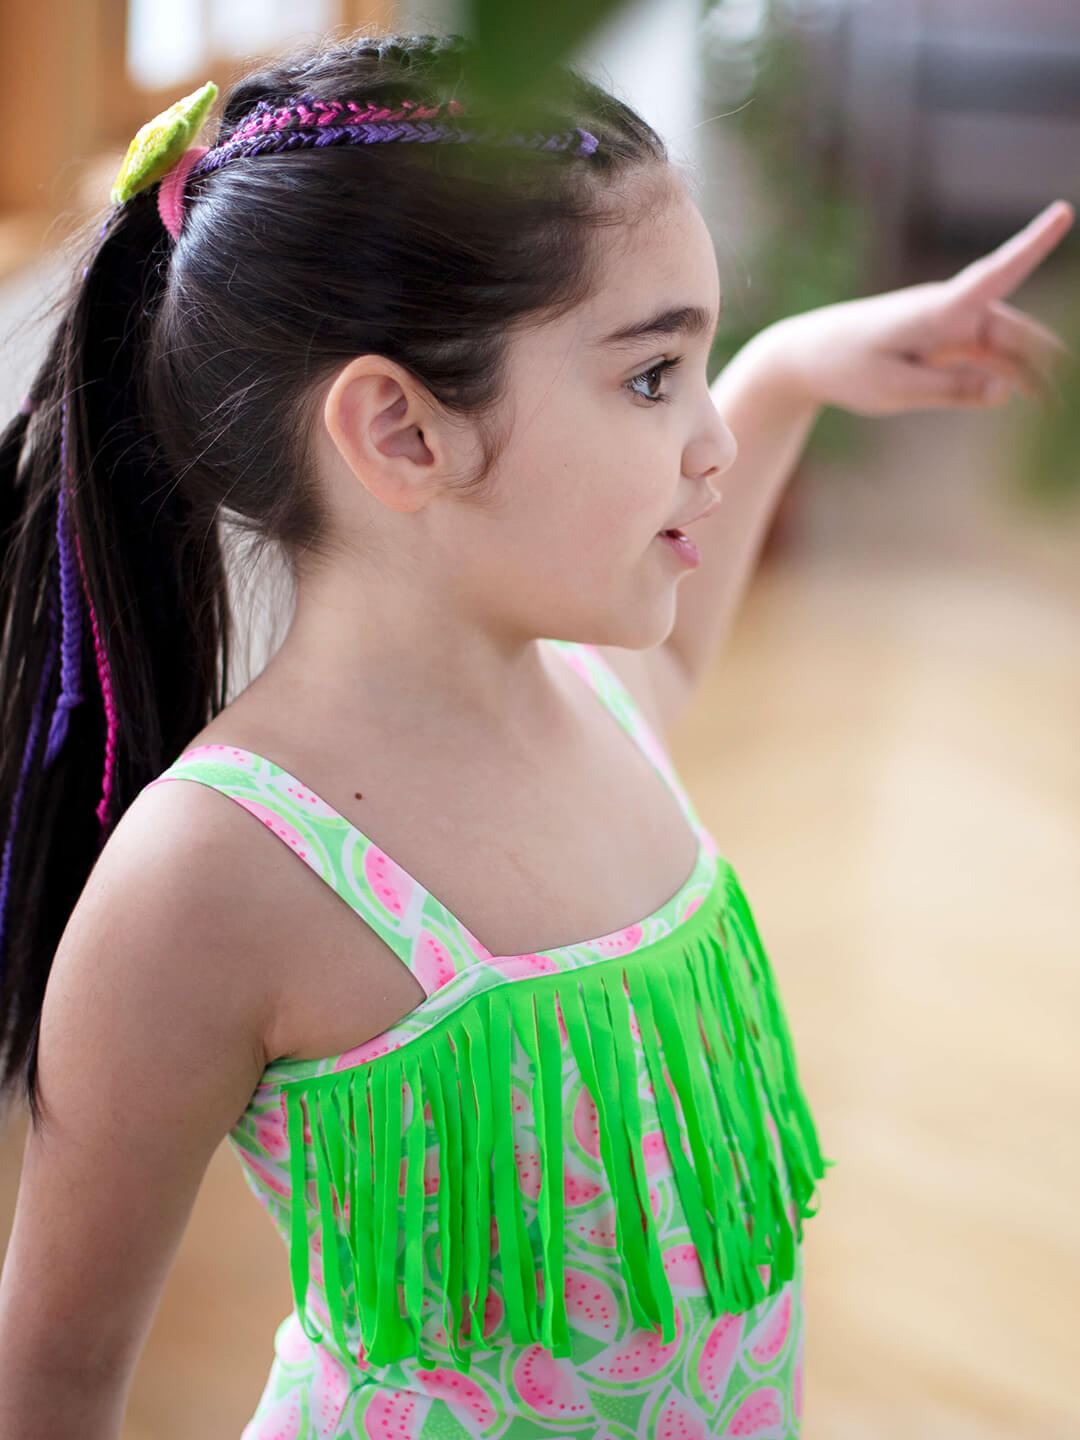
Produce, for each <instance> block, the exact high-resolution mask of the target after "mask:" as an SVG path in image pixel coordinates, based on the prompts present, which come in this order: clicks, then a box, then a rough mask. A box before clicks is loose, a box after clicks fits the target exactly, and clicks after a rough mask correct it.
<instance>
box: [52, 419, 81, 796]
mask: <svg viewBox="0 0 1080 1440" xmlns="http://www.w3.org/2000/svg"><path fill="white" fill-rule="evenodd" d="M60 415H61V419H60V493H59V499H58V501H57V506H56V546H57V551H58V553H59V556H60V603H61V606H62V624H63V639H62V641H61V646H60V694H59V695H58V696H57V697H56V708H55V709H54V711H53V716H52V723H51V724H50V726H49V738H48V741H47V742H46V745H45V759H44V760H43V762H42V765H43V768H44V769H46V770H47V769H48V768H49V766H50V765H51V764H52V763H53V761H54V760H55V759H56V757H57V755H58V754H59V753H60V749H61V747H62V746H63V744H64V741H65V740H66V739H67V730H68V715H69V714H70V713H71V711H72V710H73V709H74V708H75V706H76V705H81V704H82V701H83V698H84V697H83V695H82V692H81V691H80V689H79V679H80V675H79V670H80V660H81V656H82V614H81V611H80V609H79V576H78V573H77V571H76V568H75V561H74V558H73V556H72V553H71V538H70V535H69V525H68V510H67V491H68V478H69V474H68V403H67V396H66V395H65V396H64V399H63V400H62V401H61V411H60Z"/></svg>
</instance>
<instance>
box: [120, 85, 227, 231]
mask: <svg viewBox="0 0 1080 1440" xmlns="http://www.w3.org/2000/svg"><path fill="white" fill-rule="evenodd" d="M217 93H218V89H217V86H216V85H215V84H214V82H213V81H212V80H208V81H207V82H206V84H205V85H203V86H202V87H201V88H200V89H198V90H193V91H192V92H191V94H190V95H185V96H184V97H183V99H181V100H177V102H176V103H175V105H170V106H169V108H168V109H167V110H163V111H162V112H161V114H160V115H155V116H154V118H153V120H148V121H147V122H146V124H145V125H144V126H143V127H142V128H141V129H140V130H139V131H138V133H137V134H136V136H135V139H134V140H132V142H131V144H130V145H129V146H128V151H127V154H126V155H125V156H124V163H123V164H122V165H121V166H120V170H119V172H118V174H117V176H116V179H115V181H114V182H113V187H112V190H111V191H110V192H109V199H110V200H111V201H112V203H113V204H114V205H122V204H123V203H124V201H125V200H130V199H131V197H132V196H133V195H137V194H138V193H139V191H140V190H145V189H146V187H147V186H148V185H152V184H153V183H154V181H155V180H160V179H161V177H162V176H163V175H164V174H165V173H166V172H167V171H169V170H171V169H172V167H173V166H174V165H175V164H176V162H177V161H178V160H179V159H180V157H181V155H183V153H184V151H185V150H186V149H187V148H188V146H189V145H190V144H191V142H192V140H193V139H194V138H195V136H196V135H197V134H198V133H199V130H200V129H201V128H202V123H203V121H204V120H205V119H206V116H207V112H208V111H209V109H210V106H211V105H213V103H214V101H215V99H216V98H217Z"/></svg>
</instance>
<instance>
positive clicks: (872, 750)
mask: <svg viewBox="0 0 1080 1440" xmlns="http://www.w3.org/2000/svg"><path fill="white" fill-rule="evenodd" d="M340 26H344V27H347V28H350V29H352V28H365V29H369V30H378V31H387V30H419V31H426V30H434V31H446V30H453V31H458V32H459V33H469V32H474V33H475V34H476V35H477V36H480V37H484V36H486V37H487V41H488V42H489V48H490V54H491V57H492V64H493V67H494V69H493V74H495V75H499V76H502V77H503V79H504V80H506V79H507V78H509V79H511V80H512V78H513V76H514V73H515V66H521V65H525V66H528V67H531V69H532V71H533V72H535V69H536V65H537V63H538V59H537V57H538V56H547V55H549V54H550V55H551V56H552V57H555V56H558V55H563V56H565V57H566V58H568V59H570V60H572V61H573V62H574V63H576V64H578V65H579V66H581V67H582V68H583V69H585V70H586V71H588V72H590V73H591V74H592V75H593V76H594V78H597V79H599V80H600V81H601V82H602V83H605V84H607V85H608V86H609V87H610V88H612V89H614V90H615V91H616V92H617V93H619V94H620V95H622V97H623V98H625V99H626V100H628V101H629V103H631V104H632V105H634V106H635V107H636V108H637V109H639V110H640V111H641V112H642V113H643V114H644V115H645V117H646V118H647V119H648V120H649V121H650V122H651V123H652V124H653V125H654V126H655V127H656V128H657V129H658V130H660V131H661V133H662V134H663V135H664V136H665V139H666V140H667V141H668V143H669V146H670V147H671V149H672V151H673V153H674V154H676V155H677V157H678V158H679V159H680V160H682V161H684V162H687V163H689V164H690V165H691V166H693V167H694V169H695V172H696V174H697V175H698V177H699V186H700V194H699V204H700V205H701V208H702V210H703V212H704V214H705V216H706V219H707V221H708V222H709V225H710V227H711V230H712V233H713V236H714V239H715V243H716V251H717V260H718V264H719V267H720V277H721V284H722V287H723V291H724V316H725V321H724V325H723V326H722V328H721V333H720V335H719V337H718V339H717V344H716V350H715V353H714V356H713V369H714V371H715V372H717V373H718V372H719V370H720V369H721V368H722V366H723V364H724V363H725V362H726V360H727V359H728V358H729V357H730V356H731V355H732V354H734V352H735V351H736V350H737V349H738V348H739V347H740V346H741V345H742V344H743V343H745V341H746V340H747V339H748V338H749V337H750V335H752V334H753V333H755V332H756V331H757V330H759V329H761V328H762V327H763V326H765V325H768V324H769V323H771V322H772V321H773V320H776V319H778V318H780V317H781V316H783V315H786V314H791V313H794V312H796V311H801V310H806V309H810V308H813V307H814V306H817V305H823V304H827V303H829V302H831V301H834V300H841V299H849V298H854V297H855V296H858V295H862V294H868V293H872V292H874V291H877V290H883V289H892V288H895V287H898V286H901V285H906V284H911V283H915V282H917V281H922V280H929V279H944V278H947V277H948V276H949V275H950V274H952V273H954V272H955V271H956V270H957V269H959V268H960V267H961V266H963V265H964V264H966V263H968V262H969V261H970V260H972V259H974V258H975V257H976V256H978V255H979V254H982V253H985V252H986V251H987V250H989V249H992V248H993V247H994V246H996V245H998V244H1000V243H1001V242H1002V241H1003V240H1005V239H1006V238H1007V237H1008V236H1009V235H1010V234H1012V233H1013V232H1014V231H1015V230H1017V229H1019V228H1020V227H1021V226H1022V225H1024V224H1025V223H1026V222H1027V221H1028V220H1030V219H1031V218H1032V217H1033V216H1034V215H1035V214H1036V213H1037V212H1038V211H1040V210H1041V209H1043V208H1044V207H1045V206H1046V205H1047V204H1049V203H1050V202H1051V201H1052V200H1055V199H1057V198H1059V197H1060V198H1064V199H1067V200H1070V201H1071V202H1072V203H1073V204H1074V205H1076V206H1080V7H1078V6H1077V5H1076V3H1075V0H1023V3H1020V0H813V3H811V0H786V3H780V0H715V3H710V0H637V3H612V0H607V3H602V0H578V3H577V4H576V5H575V6H573V7H571V6H570V5H569V4H568V3H566V0H560V3H551V4H548V5H545V6H536V5H533V4H526V3H524V0H522V3H521V4H520V5H515V4H511V3H509V0H487V3H481V0H473V3H465V0H462V3H450V0H427V3H426V4H425V5H415V4H412V3H406V0H401V3H394V0H382V3H365V0H128V3H124V0H50V3H48V4H46V5H28V4H26V3H25V0H0V76H2V81H3V84H2V91H3V93H4V94H5V95H6V96H7V97H8V104H9V115H10V116H11V123H10V124H9V129H8V132H7V135H8V138H7V143H6V144H5V145H4V147H3V149H2V150H0V335H2V337H3V343H2V347H0V405H2V406H3V410H4V413H7V414H10V413H11V412H12V411H13V410H14V408H15V407H16V405H17V404H18V402H19V399H20V398H21V395H22V393H23V390H24V388H25V386H26V384H27V382H28V380H29V378H30V374H31V371H32V369H33V366H34V364H35V363H36V360H37V358H38V355H39V353H40V350H41V348H42V346H43V343H44V335H45V330H44V328H43V321H42V314H43V309H44V307H45V305H47V303H48V301H49V300H50V299H51V298H52V297H53V296H54V294H55V293H56V290H57V287H58V285H59V284H61V283H62V281H63V279H64V277H65V276H66V275H67V273H68V270H69V268H70V265H71V263H72V262H71V255H70V253H69V251H68V250H67V249H65V246H66V245H67V244H68V241H69V237H70V236H71V235H72V234H73V233H74V232H75V231H76V230H77V228H78V227H79V226H81V225H84V224H85V223H86V221H87V220H88V219H92V217H93V216H95V215H96V214H97V213H99V212H100V211H101V210H102V207H103V206H104V205H105V204H106V197H107V190H108V186H109V184H110V183H111V180H112V178H113V175H114V173H115V171H116V168H117V166H118V164H119V161H120V158H121V156H122V154H123V152H124V150H125V149H126V146H127V142H128V140H129V139H130V138H131V136H132V135H133V134H134V132H135V130H136V129H137V128H138V127H139V125H141V124H142V123H143V122H144V121H145V120H147V119H148V118H149V117H150V116H152V115H154V114H155V113H157V112H158V111H159V110H161V109H163V108H164V107H165V106H166V105H168V104H170V103H171V102H172V101H173V100H175V99H176V98H177V97H178V96H180V95H181V94H184V93H186V92H187V91H189V90H191V89H193V88H195V86H196V85H198V84H201V83H202V81H203V80H205V79H206V78H208V77H210V76H212V77H213V78H214V79H215V80H216V81H217V82H218V84H219V86H222V87H224V85H225V84H227V83H229V82H230V80H231V79H232V78H233V77H235V75H236V74H238V73H239V72H240V71H242V70H243V69H244V68H246V66H247V64H248V63H249V61H250V60H251V59H252V58H254V57H257V56H261V55H264V54H268V53H272V52H274V51H275V50H276V49H278V48H279V47H282V46H287V45H290V44H292V43H293V42H295V41H296V40H297V39H301V38H303V37H304V36H310V35H314V34H317V33H320V32H324V31H326V30H328V29H332V28H336V27H340ZM523 73H525V72H523ZM43 97H44V99H43ZM1009 299H1010V303H1012V304H1014V305H1017V306H1019V307H1020V308H1021V309H1024V310H1026V311H1027V312H1028V313H1030V314H1032V315H1034V316H1036V317H1037V318H1039V319H1040V320H1042V321H1043V322H1044V323H1045V324H1047V325H1050V326H1051V327H1052V328H1054V329H1055V330H1056V331H1057V332H1058V334H1059V335H1061V336H1062V338H1063V339H1064V340H1065V341H1066V342H1067V343H1068V344H1069V345H1070V346H1072V348H1073V349H1074V350H1080V238H1078V236H1077V235H1076V234H1075V233H1073V234H1070V235H1069V236H1068V237H1067V239H1066V240H1065V241H1064V242H1063V243H1062V244H1061V246H1059V248H1058V250H1057V251H1056V252H1055V253H1054V254H1053V255H1052V256H1051V257H1050V258H1049V259H1048V260H1047V261H1046V262H1045V264H1044V265H1043V266H1042V267H1041V268H1040V270H1039V271H1038V272H1037V273H1036V274H1035V275H1034V276H1032V277H1031V278H1030V280H1028V281H1027V282H1026V283H1025V285H1024V286H1023V287H1022V288H1021V290H1019V291H1018V292H1016V293H1014V294H1013V295H1012V296H1010V297H1009ZM267 593H270V591H269V590H268V592H267ZM247 603H250V605H251V606H252V611H251V613H252V627H253V628H252V634H253V644H252V648H251V650H250V652H249V654H248V655H247V656H246V658H245V660H244V662H243V663H244V665H245V666H246V667H247V674H250V673H251V671H252V669H253V668H256V667H257V666H258V665H259V664H260V663H261V659H260V657H262V658H265V655H266V654H267V653H268V650H269V648H270V647H272V645H273V644H274V643H275V635H276V634H279V633H281V629H282V628H283V623H284V618H285V617H281V616H280V615H278V614H276V613H275V611H274V603H273V600H272V599H270V600H269V601H267V600H265V598H264V599H263V600H262V602H261V606H262V608H261V609H260V600H259V597H258V596H257V595H255V596H251V597H248V600H247ZM1078 620H1080V397H1078V395H1077V393H1076V388H1075V382H1069V384H1068V385H1066V386H1064V387H1063V388H1062V393H1061V403H1060V404H1059V406H1058V407H1057V408H1056V409H1055V410H1054V412H1053V413H1050V414H1048V413H1045V412H1043V411H1041V410H1040V409H1039V408H1038V407H1037V406H1036V405H1035V404H1034V403H1033V402H1031V401H1029V400H1027V399H1024V398H1022V397H1019V396H1014V397H1013V399H1012V400H1011V401H1010V402H1009V404H1008V405H1007V406H1005V407H1004V408H1003V409H1001V410H998V411H996V412H985V413H975V412H969V413H964V412H962V411H944V410H942V411H931V410H927V411H922V412H917V413H912V414H909V415H905V416H900V417H893V418H888V419H873V420H871V419H864V418H858V417H853V416H850V415H846V414H843V413H841V412H838V411H834V410H829V411H826V412H825V413H824V414H823V416H822V418H821V419H820V421H819V422H818V424H817V427H816V428H815V430H814V432H813V433H812V435H811V438H810V441H809V444H808V446H807V449H806V451H805V454H804V456H803V458H802V461H801V462H800V464H799V466H798V468H797V469H796V471H795V473H794V475H793V476H792V480H791V483H790V485H789V487H788V490H787V493H786V495H785V497H784V500H783V502H782V503H781V505H780V507H779V509H778V511H777V514H776V517H775V521H774V523H773V525H772V528H771V530H770V533H769V537H768V540H767V543H766V546H765V550H764V552H763V556H762V562H761V565H760V567H759V569H758V571H757V573H756V575H755V577H754V580H753V582H752V584H751V587H750V590H749V593H748V595H747V599H746V602H745V605H744V607H743V609H742V611H741V613H740V615H739V618H738V620H737V622H736V625H735V627H734V630H733V632H732V635H731V638H730V640H729V642H728V644H727V646H726V647H725V650H724V653H723V654H722V655H721V656H720V657H718V660H717V663H716V665H715V667H714V669H713V672H712V674H711V675H710V677H709V680H708V683H707V685H706V687H705V691H704V693H703V694H702V696H701V698H700V700H699V701H698V703H697V705H696V706H695V708H694V710H693V712H692V713H691V714H689V715H688V716H687V717H686V718H685V720H684V721H683V723H682V724H681V726H680V728H679V730H678V731H677V732H676V733H675V734H674V736H673V737H672V749H673V752H674V756H675V760H676V763H677V765H678V767H679V769H680V772H681V773H682V775H683V778H684V780H685V781H686V783H687V785H688V788H689V789H690V792H691V794H692V795H693V797H694V799H695V803H696V805H697V808H698V810H699V813H700V814H701V817H702V819H703V820H704V822H705V823H706V825H708V827H709V828H710V830H711V831H712V833H713V834H714V835H715V836H716V838H717V841H718V843H719V845H720V847H721V850H722V851H723V852H724V853H725V854H726V855H727V856H728V858H729V859H731V861H732V863H733V864H734V865H735V866H736V869H737V870H738V871H739V873H740V876H741V878H742V880H743V882H744V884H745V885H746V888H747V890H748V893H749V895H750V896H751V899H752V903H753V904H754V906H755V910H756V913H757V916H758V922H759V926H760V929H761V933H762V935H763V938H764V940H765V943H766V945H767V947H768V948H769V951H770V954H771V956H772V959H773V963H774V966H775V968H776V970H777V972H778V974H779V976H780V981H781V984H782V986H783V990H784V994H785V998H786V1004H787V1008H788V1013H789V1018H790V1020H791V1024H792V1028H793V1030H794V1033H795V1037H796V1041H797V1044H798V1048H799V1054H800V1062H801V1069H802V1074H803V1080H804V1084H805V1088H806V1090H807V1093H808V1095H809V1098H810V1100H811V1103H812V1105H813V1107H814V1109H815V1112H816V1115H817V1119H818V1123H819V1127H820V1130H821V1134H822V1140H823V1145H824V1148H825V1152H826V1153H827V1154H828V1155H830V1156H831V1157H833V1158H835V1159H836V1160H837V1161H838V1163H837V1165H836V1167H835V1169H833V1170H832V1171H830V1173H829V1176H828V1178H827V1180H826V1182H825V1183H824V1185H823V1190H822V1195H823V1204H822V1209H821V1211H820V1213H819V1215H817V1216H816V1217H815V1218H814V1219H813V1221H812V1222H810V1223H809V1224H808V1226H807V1240H806V1245H807V1296H806V1303H807V1320H808V1329H807V1342H806V1343H807V1382H806V1401H805V1412H804V1413H805V1425H804V1434H805V1436H806V1437H807V1440H848V1437H852V1440H854V1437H859V1440H911V1437H914V1436H918V1437H920V1440H1006V1437H1007V1440H1031V1437H1035V1436H1039V1437H1042V1440H1070V1437H1078V1436H1080V1399H1078V1396H1077V1389H1078V1377H1080V1339H1078V1337H1080V1301H1078V1299H1077V1296H1078V1295H1080V1228H1078V1225H1077V1219H1076V1201H1075V1195H1076V1192H1077V1186H1078V1183H1080V1127H1078V1126H1077V1122H1076V1116H1077V1114H1078V1112H1080V1061H1078V1058H1077V1041H1076V1037H1077V1034H1078V1032H1080V982H1078V978H1077V976H1078V971H1080V965H1078V960H1080V945H1078V943H1077V935H1078V933H1080V760H1078V752H1077V744H1076V735H1077V722H1078V720H1080V624H1078ZM246 678H247V675H246V674H244V673H238V674H237V676H236V678H235V682H234V692H235V689H236V688H239V687H241V686H242V685H243V684H244V683H246ZM24 1134H25V1119H24V1116H23V1115H22V1113H21V1112H20V1113H19V1114H18V1115H17V1116H16V1118H15V1119H14V1120H13V1121H12V1123H11V1124H10V1126H9V1127H8V1128H7V1130H6V1131H5V1132H4V1133H3V1134H0V1243H2V1242H3V1241H5V1240H6V1236H7V1233H8V1229H9V1227H10V1221H11V1215H12V1213H13V1209H14V1201H15V1193H16V1189H17V1185H18V1177H19V1167H20V1162H21V1154H22V1144H23V1139H24ZM290 1304H291V1301H290V1296H289V1286H288V1266H287V1261H286V1256H285V1254H284V1252H283V1251H282V1249H281V1246H280V1241H279V1240H278V1238H277V1236H276V1234H275V1233H274V1232H273V1230H272V1228H271V1225H270V1222H269V1219H268V1218H267V1216H266V1215H265V1213H264V1211H263V1210H262V1209H261V1207H259V1206H258V1205H257V1204H256V1203H255V1201H254V1199H253V1198H252V1196H251V1194H250V1192H249V1191H248V1189H247V1187H246V1185H245V1184H244V1181H243V1178H242V1175H241V1172H240V1168H239V1166H238V1165H237V1164H236V1161H235V1159H234V1157H233V1156H232V1155H231V1153H230V1152H229V1151H228V1150H227V1148H226V1147H225V1145H224V1144H223V1145H222V1147H221V1149H220V1150H219V1152H218V1154H217V1156H216V1157H215V1160H214V1162H213V1164H212V1165H211V1167H210V1170H209V1171H208V1173H207V1176H206V1179H205V1183H204V1185H203V1188H202V1191H201V1193H200V1196H199V1200H198V1203H197V1205H196V1209H195V1212H194V1214H193V1216H192V1219H191V1223H190V1226H189V1228H188V1231H187V1233H186V1235H185V1238H184V1241H183V1244H182V1246H181V1248H180V1251H179V1253H178V1254H177V1257H176V1260H175V1263H174V1266H173V1269H172V1272H171V1274H170V1277H169V1281H168V1284H167V1288H166V1291H165V1294H164V1297H163V1300H162V1303H161V1306H160V1308H159V1311H158V1314H157V1317H156V1320H155V1323H154V1327H153V1331H152V1333H151V1336H150V1339H149V1341H148V1343H147V1345H146V1348H145V1350H144V1352H143V1355H142V1358H141V1361H140V1364H139V1368H138V1372H137V1375H136V1378H135V1383H134V1386H133V1389H132V1393H131V1399H130V1404H129V1407H128V1417H127V1423H126V1428H125V1430H124V1440H190V1437H192V1436H199V1437H203V1436H206V1437H214V1440H216V1437H219V1436H220V1437H222V1440H225V1437H229V1436H236V1435H238V1434H239V1432H240V1429H241V1427H242V1425H243V1424H244V1422H245V1421H246V1420H247V1418H248V1417H249V1416H250V1414H251V1413H252V1411H253V1409H254V1407H255V1404H256V1402H257V1399H258V1396H259V1394H260V1393H261V1389H262V1385H263V1383H264V1380H265V1376H266V1372H267V1370H268V1368H269V1364H270V1360H271V1353H272V1338H273V1333H274V1329H275V1326H276V1325H277V1323H278V1322H279V1320H280V1319H281V1318H282V1317H283V1316H284V1315H285V1314H286V1313H287V1312H288V1310H289V1308H290Z"/></svg>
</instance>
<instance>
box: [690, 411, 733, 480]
mask: <svg viewBox="0 0 1080 1440" xmlns="http://www.w3.org/2000/svg"><path fill="white" fill-rule="evenodd" d="M699 443H700V448H701V457H702V458H703V459H704V460H705V467H704V468H703V469H699V470H697V471H695V472H694V473H695V474H696V476H697V478H698V479H699V480H705V481H712V480H717V479H719V477H720V476H721V475H724V474H726V473H727V471H728V470H730V469H731V467H732V465H734V464H735V461H736V459H737V457H738V454H739V444H738V441H737V440H736V439H735V436H734V435H733V434H732V432H731V429H730V427H729V426H728V424H727V422H726V421H725V420H724V418H723V416H722V415H721V414H720V411H719V410H715V413H714V416H713V418H712V424H711V426H710V434H709V436H708V439H703V440H702V441H700V442H699ZM688 473H690V471H689V467H688Z"/></svg>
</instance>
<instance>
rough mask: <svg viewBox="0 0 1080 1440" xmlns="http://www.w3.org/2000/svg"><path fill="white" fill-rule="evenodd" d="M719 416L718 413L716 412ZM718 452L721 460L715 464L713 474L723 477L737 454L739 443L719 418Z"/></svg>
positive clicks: (725, 423)
mask: <svg viewBox="0 0 1080 1440" xmlns="http://www.w3.org/2000/svg"><path fill="white" fill-rule="evenodd" d="M717 415H718V416H719V411H717ZM720 452H721V455H722V459H721V460H720V461H719V462H718V463H717V465H716V468H715V470H714V472H713V473H714V474H716V475H723V474H724V473H725V472H726V471H728V470H730V469H731V467H732V465H734V464H735V460H736V458H737V457H738V454H739V442H738V441H737V440H736V439H735V436H734V435H733V434H732V432H731V428H730V426H729V425H728V424H727V422H726V421H725V420H724V419H723V418H722V417H721V418H720Z"/></svg>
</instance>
